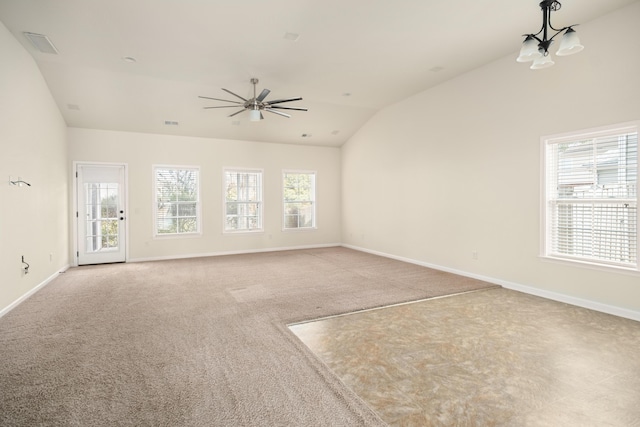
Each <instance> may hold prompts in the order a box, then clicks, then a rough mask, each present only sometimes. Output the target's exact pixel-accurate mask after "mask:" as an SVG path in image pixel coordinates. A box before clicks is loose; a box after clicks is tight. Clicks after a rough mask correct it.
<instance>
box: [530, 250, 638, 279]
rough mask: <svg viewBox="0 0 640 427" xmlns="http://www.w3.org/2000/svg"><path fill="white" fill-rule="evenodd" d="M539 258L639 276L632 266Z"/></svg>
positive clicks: (551, 261)
mask: <svg viewBox="0 0 640 427" xmlns="http://www.w3.org/2000/svg"><path fill="white" fill-rule="evenodd" d="M540 259H541V260H542V261H543V262H550V263H554V264H561V265H566V266H571V267H579V268H587V269H590V270H598V271H604V272H607V273H620V274H628V275H632V276H640V270H638V268H634V267H624V266H620V265H611V264H601V263H597V262H590V261H583V260H577V259H570V258H560V257H554V256H550V255H540Z"/></svg>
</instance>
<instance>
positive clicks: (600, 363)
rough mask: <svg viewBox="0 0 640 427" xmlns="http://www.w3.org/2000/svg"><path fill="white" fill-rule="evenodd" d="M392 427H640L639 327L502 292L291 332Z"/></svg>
mask: <svg viewBox="0 0 640 427" xmlns="http://www.w3.org/2000/svg"><path fill="white" fill-rule="evenodd" d="M290 329H291V330H292V331H293V332H294V333H295V334H296V335H297V336H298V337H299V338H300V339H301V340H302V341H303V342H304V343H305V344H306V345H307V346H308V347H309V348H310V349H311V350H312V351H313V352H314V353H315V354H316V355H317V357H319V358H320V359H321V360H322V361H323V362H324V363H325V364H326V365H327V366H328V367H329V368H330V369H331V370H332V371H333V372H334V373H335V374H336V375H337V376H338V377H339V378H340V379H341V380H342V381H343V382H344V383H345V384H346V385H347V386H348V387H349V388H351V389H352V390H353V391H354V392H355V393H356V394H357V395H358V396H360V397H361V398H362V399H363V400H364V401H365V402H367V404H368V405H369V406H370V407H371V408H372V409H373V410H374V411H376V412H377V413H378V414H379V415H380V417H381V418H382V419H383V420H384V421H386V422H387V423H388V424H390V425H392V426H624V427H629V426H638V427H640V322H636V321H633V320H629V319H623V318H619V317H615V316H611V315H607V314H603V313H599V312H595V311H591V310H586V309H583V308H579V307H574V306H570V305H567V304H562V303H558V302H555V301H550V300H546V299H543V298H539V297H535V296H531V295H527V294H523V293H519V292H516V291H511V290H507V289H502V288H495V289H490V290H484V291H477V292H471V293H466V294H460V295H455V296H450V297H444V298H436V299H431V300H425V301H420V302H415V303H410V304H403V305H397V306H392V307H386V308H382V309H376V310H370V311H364V312H359V313H354V314H349V315H345V316H337V317H332V318H327V319H320V320H317V321H313V322H308V323H302V324H296V325H291V326H290Z"/></svg>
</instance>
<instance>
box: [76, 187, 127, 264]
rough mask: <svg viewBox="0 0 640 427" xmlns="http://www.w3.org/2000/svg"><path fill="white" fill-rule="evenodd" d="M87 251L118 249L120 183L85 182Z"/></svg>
mask: <svg viewBox="0 0 640 427" xmlns="http://www.w3.org/2000/svg"><path fill="white" fill-rule="evenodd" d="M84 188H85V197H86V220H85V232H86V245H85V251H86V252H103V251H114V250H118V233H119V226H120V223H119V218H118V184H117V183H95V182H92V183H85V185H84Z"/></svg>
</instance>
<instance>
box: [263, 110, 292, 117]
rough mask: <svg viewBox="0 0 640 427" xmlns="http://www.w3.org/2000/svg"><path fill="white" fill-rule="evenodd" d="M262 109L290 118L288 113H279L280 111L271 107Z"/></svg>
mask: <svg viewBox="0 0 640 427" xmlns="http://www.w3.org/2000/svg"><path fill="white" fill-rule="evenodd" d="M264 111H268V112H270V113H273V114H277V115H279V116H283V117H286V118H288V119H289V118H291V116H290V115H289V114H285V113H281V112H280V111H274V110H272V109H271V108H265V109H264Z"/></svg>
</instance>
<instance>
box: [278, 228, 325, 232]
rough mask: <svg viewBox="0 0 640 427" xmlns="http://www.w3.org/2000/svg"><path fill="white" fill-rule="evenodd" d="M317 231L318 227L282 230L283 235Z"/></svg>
mask: <svg viewBox="0 0 640 427" xmlns="http://www.w3.org/2000/svg"><path fill="white" fill-rule="evenodd" d="M311 231H318V227H299V228H283V229H282V232H283V233H304V232H311Z"/></svg>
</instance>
